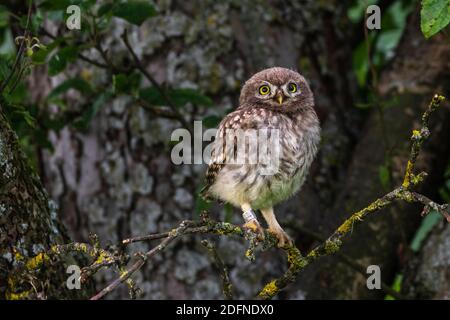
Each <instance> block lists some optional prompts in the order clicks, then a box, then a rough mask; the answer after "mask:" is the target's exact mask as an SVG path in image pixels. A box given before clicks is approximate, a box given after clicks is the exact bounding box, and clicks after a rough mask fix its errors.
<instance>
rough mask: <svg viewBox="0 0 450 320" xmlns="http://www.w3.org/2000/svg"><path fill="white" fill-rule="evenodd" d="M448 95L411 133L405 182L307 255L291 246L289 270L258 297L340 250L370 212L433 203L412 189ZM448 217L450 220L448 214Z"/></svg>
mask: <svg viewBox="0 0 450 320" xmlns="http://www.w3.org/2000/svg"><path fill="white" fill-rule="evenodd" d="M444 99H445V98H444V97H443V96H439V95H435V96H434V97H433V98H432V100H431V102H430V104H429V105H428V108H427V110H426V111H425V112H424V114H423V115H422V127H421V128H420V130H413V133H412V136H411V141H412V147H411V152H410V157H409V160H408V163H407V166H406V172H405V177H404V179H403V183H402V186H400V187H398V188H396V189H394V190H393V191H391V192H389V193H387V194H386V195H384V196H383V197H381V198H378V199H377V200H375V201H374V202H372V203H370V204H369V205H368V206H367V207H365V208H363V209H361V210H359V211H358V212H355V213H353V214H352V215H351V216H350V217H349V218H348V219H347V220H345V221H344V222H343V223H342V224H341V225H340V226H339V227H338V228H337V229H336V231H334V233H333V234H332V235H331V236H330V237H328V239H327V240H325V241H324V242H323V243H321V244H320V245H318V246H317V247H315V248H314V249H313V250H311V251H310V252H309V253H308V254H307V255H306V256H302V255H301V253H300V251H299V250H298V249H297V248H288V250H286V252H287V254H288V262H289V268H288V270H287V271H286V273H285V274H284V275H283V276H281V277H280V278H278V279H275V280H272V281H271V282H269V283H268V284H266V285H265V286H264V288H263V289H262V290H261V291H260V292H259V293H258V297H260V298H262V299H271V298H272V297H274V296H275V295H277V294H278V293H279V292H280V290H282V289H283V288H284V287H286V286H287V285H288V284H289V283H291V282H293V281H295V279H296V277H297V275H298V273H299V272H300V271H301V270H303V269H304V268H305V267H306V266H307V265H309V264H310V263H311V262H313V261H314V260H316V259H317V258H319V257H322V256H325V255H330V254H333V253H335V252H336V251H338V250H339V249H340V247H341V245H342V240H343V239H344V238H345V237H346V236H347V235H348V234H349V233H350V231H351V230H352V229H353V228H354V227H355V225H356V224H358V223H361V222H362V221H363V219H364V218H365V217H366V216H367V215H369V214H371V213H374V212H378V211H380V210H381V209H383V208H385V207H386V206H388V205H390V204H391V203H392V202H394V201H396V200H403V201H407V202H416V203H421V204H424V205H425V206H426V207H430V201H426V199H425V198H426V197H423V196H422V197H420V196H418V195H419V194H418V193H412V192H410V191H409V190H410V189H411V188H413V187H414V186H415V185H417V184H418V183H420V182H422V181H423V179H424V177H425V176H426V174H425V173H419V174H415V173H414V169H415V163H416V160H417V157H418V155H419V152H420V150H421V147H422V143H423V141H424V140H426V139H427V138H428V137H429V135H430V131H429V130H428V121H429V117H430V115H431V113H433V112H434V111H435V110H436V109H437V108H438V107H439V105H440V104H441V103H442V101H444ZM431 202H432V201H431ZM433 206H434V207H435V208H439V209H440V210H439V211H440V212H441V214H443V215H444V216H445V217H446V218H447V217H448V214H446V213H444V211H445V210H444V209H443V208H448V205H442V206H439V205H433ZM447 221H449V220H448V218H447Z"/></svg>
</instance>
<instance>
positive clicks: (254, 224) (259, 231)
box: [242, 219, 265, 241]
mask: <svg viewBox="0 0 450 320" xmlns="http://www.w3.org/2000/svg"><path fill="white" fill-rule="evenodd" d="M242 227H243V228H244V229H247V230H251V231H252V232H254V233H256V235H257V236H258V240H260V241H262V240H264V238H265V237H264V229H263V228H262V227H261V225H260V224H259V222H258V220H256V219H252V220H250V221H247V222H246V223H244V224H243V226H242Z"/></svg>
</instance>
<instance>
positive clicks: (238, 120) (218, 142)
mask: <svg viewBox="0 0 450 320" xmlns="http://www.w3.org/2000/svg"><path fill="white" fill-rule="evenodd" d="M252 118H253V117H252V113H251V112H250V111H245V110H242V109H237V110H236V111H234V112H232V113H230V114H228V115H227V116H226V117H225V118H224V119H223V120H222V121H221V123H220V124H219V128H218V130H217V133H216V137H215V140H214V142H213V145H212V150H211V160H210V162H209V166H208V169H207V170H206V179H205V180H206V181H205V186H204V187H203V188H202V190H201V191H200V195H201V196H202V197H203V199H205V200H212V199H213V197H212V195H211V194H210V193H209V189H210V187H211V186H212V185H213V184H214V183H215V181H216V178H217V176H218V175H219V173H220V171H221V170H222V169H223V167H224V166H225V164H226V162H227V155H228V156H230V155H235V154H236V149H237V146H236V144H235V143H232V144H231V145H230V144H228V145H227V143H226V142H227V139H226V132H227V130H237V129H242V130H246V129H250V128H252V127H253V126H255V124H254V122H253V121H252Z"/></svg>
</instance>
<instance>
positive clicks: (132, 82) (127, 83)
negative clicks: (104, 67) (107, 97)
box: [113, 73, 141, 95]
mask: <svg viewBox="0 0 450 320" xmlns="http://www.w3.org/2000/svg"><path fill="white" fill-rule="evenodd" d="M140 82H141V75H140V74H139V73H132V74H131V75H125V74H122V73H120V74H115V75H113V91H114V94H120V93H129V94H131V95H134V94H135V93H136V91H137V89H138V88H139V84H140Z"/></svg>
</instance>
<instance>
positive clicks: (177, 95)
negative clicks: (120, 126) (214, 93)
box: [139, 87, 212, 107]
mask: <svg viewBox="0 0 450 320" xmlns="http://www.w3.org/2000/svg"><path fill="white" fill-rule="evenodd" d="M167 95H168V96H169V97H170V99H171V101H172V102H173V103H174V105H175V106H176V107H182V106H184V105H185V104H186V103H188V102H190V103H193V104H198V105H204V106H211V105H212V100H211V99H210V98H209V97H207V96H204V95H202V94H201V93H200V92H198V91H197V90H194V89H171V90H168V91H167ZM139 97H140V98H142V99H144V100H146V101H147V102H149V103H150V104H154V105H167V104H168V103H167V101H166V100H165V99H164V97H163V96H162V95H161V93H160V92H159V90H158V89H156V88H155V87H149V88H145V89H141V90H140V91H139Z"/></svg>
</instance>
